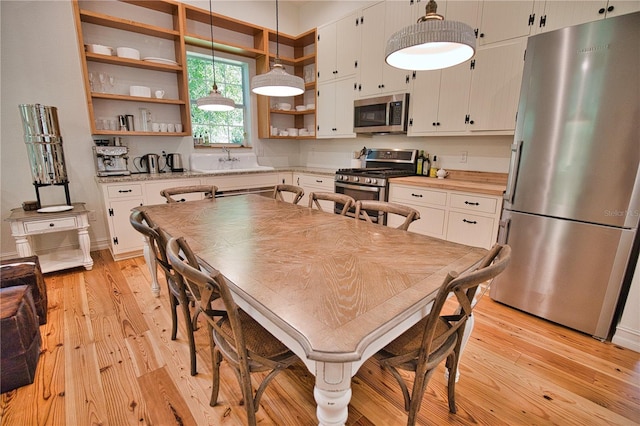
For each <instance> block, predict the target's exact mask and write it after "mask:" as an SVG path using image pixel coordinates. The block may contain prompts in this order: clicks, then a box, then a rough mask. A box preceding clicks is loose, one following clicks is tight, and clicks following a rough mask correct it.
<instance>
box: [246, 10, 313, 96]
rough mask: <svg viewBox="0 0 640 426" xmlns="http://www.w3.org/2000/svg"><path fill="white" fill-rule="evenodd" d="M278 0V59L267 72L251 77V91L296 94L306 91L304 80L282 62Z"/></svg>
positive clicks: (271, 94) (280, 94)
mask: <svg viewBox="0 0 640 426" xmlns="http://www.w3.org/2000/svg"><path fill="white" fill-rule="evenodd" d="M278 26H279V25H278V0H276V59H275V61H274V64H273V68H272V69H271V71H269V72H268V73H266V74H260V75H256V76H255V77H253V78H252V79H251V91H252V92H253V93H256V94H258V95H264V96H279V97H284V96H296V95H301V94H302V93H304V80H303V79H302V78H301V77H297V76H295V75H291V74H289V73H287V71H285V69H284V67H283V66H282V64H281V63H280V39H279V28H278Z"/></svg>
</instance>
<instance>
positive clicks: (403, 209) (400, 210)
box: [356, 200, 420, 231]
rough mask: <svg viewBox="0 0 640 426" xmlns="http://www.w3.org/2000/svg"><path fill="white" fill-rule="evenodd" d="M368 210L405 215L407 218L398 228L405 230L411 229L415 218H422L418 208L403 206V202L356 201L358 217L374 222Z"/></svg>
mask: <svg viewBox="0 0 640 426" xmlns="http://www.w3.org/2000/svg"><path fill="white" fill-rule="evenodd" d="M367 210H375V211H378V212H385V213H387V214H396V215H399V216H403V217H404V218H405V220H404V222H402V224H400V226H398V227H397V228H398V229H402V230H404V231H406V230H407V229H409V225H411V223H412V222H413V221H414V220H418V219H420V212H419V211H418V210H416V209H413V208H411V207H409V206H403V205H402V204H395V203H389V202H386V201H368V200H358V201H356V218H359V219H361V220H366V221H367V222H370V223H373V220H372V219H371V216H369V213H367Z"/></svg>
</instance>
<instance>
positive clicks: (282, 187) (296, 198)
mask: <svg viewBox="0 0 640 426" xmlns="http://www.w3.org/2000/svg"><path fill="white" fill-rule="evenodd" d="M283 193H290V194H293V200H292V201H291V203H292V204H298V203H299V202H300V200H302V197H303V196H304V189H302V188H300V187H299V186H295V185H286V184H279V185H276V186H275V187H274V188H273V198H275V199H276V200H280V201H286V200H285V197H284V196H283Z"/></svg>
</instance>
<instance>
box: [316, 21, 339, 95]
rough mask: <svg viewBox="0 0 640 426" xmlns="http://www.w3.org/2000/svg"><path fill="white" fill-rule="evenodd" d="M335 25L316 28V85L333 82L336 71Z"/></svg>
mask: <svg viewBox="0 0 640 426" xmlns="http://www.w3.org/2000/svg"><path fill="white" fill-rule="evenodd" d="M336 25H337V24H336V23H335V22H333V23H331V24H327V25H323V26H322V27H318V30H317V31H318V38H317V42H318V43H317V45H316V46H317V49H318V50H317V56H318V65H317V67H318V80H317V81H318V83H323V82H325V81H329V80H333V79H334V77H335V74H334V71H336V69H337V67H336V47H337V44H336Z"/></svg>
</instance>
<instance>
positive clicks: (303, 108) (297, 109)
mask: <svg viewBox="0 0 640 426" xmlns="http://www.w3.org/2000/svg"><path fill="white" fill-rule="evenodd" d="M306 109H307V107H306V106H304V105H296V111H305V110H306Z"/></svg>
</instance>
